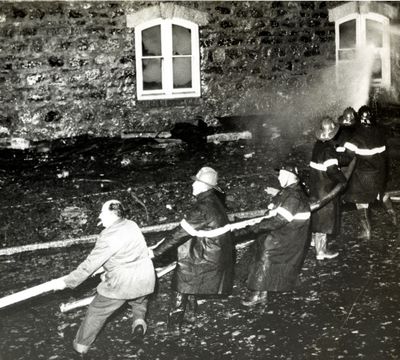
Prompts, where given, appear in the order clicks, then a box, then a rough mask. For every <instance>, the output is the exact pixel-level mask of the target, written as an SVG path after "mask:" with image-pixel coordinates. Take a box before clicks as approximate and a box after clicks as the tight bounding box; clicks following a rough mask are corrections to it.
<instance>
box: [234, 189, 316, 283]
mask: <svg viewBox="0 0 400 360" xmlns="http://www.w3.org/2000/svg"><path fill="white" fill-rule="evenodd" d="M269 208H270V209H271V210H270V215H272V216H271V217H270V218H267V219H265V220H263V221H262V222H260V223H259V224H257V225H254V226H252V227H250V228H249V229H248V231H247V234H248V235H250V234H251V233H254V234H256V235H257V234H258V236H257V238H256V242H255V246H254V252H255V254H254V262H253V263H252V264H251V265H250V272H249V276H248V279H247V287H248V288H249V289H250V290H254V291H287V290H291V289H293V288H294V287H295V285H296V284H297V278H298V275H299V273H300V270H301V266H302V264H303V261H304V257H305V250H306V246H305V244H306V242H307V239H308V236H309V224H310V207H309V199H308V197H307V195H306V193H305V191H304V190H303V188H302V187H301V186H300V185H299V184H298V183H297V184H292V185H290V186H288V187H286V188H284V189H282V190H281V191H280V192H279V193H278V194H277V195H276V196H275V197H274V198H273V201H272V204H270V206H269ZM244 230H247V229H244ZM239 233H241V234H243V231H239Z"/></svg>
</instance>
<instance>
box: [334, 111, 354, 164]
mask: <svg viewBox="0 0 400 360" xmlns="http://www.w3.org/2000/svg"><path fill="white" fill-rule="evenodd" d="M357 119H358V118H357V113H356V111H355V110H354V109H353V108H352V107H347V108H346V109H344V111H343V114H342V115H341V116H340V117H339V119H338V122H339V125H340V129H339V133H338V135H337V136H336V139H335V143H336V152H337V153H338V155H339V157H338V160H339V165H340V166H341V167H342V166H347V165H348V164H349V162H350V161H351V158H352V157H351V156H349V154H348V153H347V152H346V148H345V147H344V144H345V143H346V142H347V141H348V140H349V139H351V138H352V137H353V134H354V130H355V128H356V126H357V122H358V121H357Z"/></svg>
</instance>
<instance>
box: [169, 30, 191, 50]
mask: <svg viewBox="0 0 400 360" xmlns="http://www.w3.org/2000/svg"><path fill="white" fill-rule="evenodd" d="M191 37H192V35H191V31H190V29H187V28H184V27H182V26H178V25H172V46H173V50H172V51H173V54H174V55H191V54H192V43H191Z"/></svg>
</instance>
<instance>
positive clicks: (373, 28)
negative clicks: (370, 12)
mask: <svg viewBox="0 0 400 360" xmlns="http://www.w3.org/2000/svg"><path fill="white" fill-rule="evenodd" d="M366 29H367V44H368V45H373V46H375V47H378V48H380V47H382V36H383V29H382V23H380V22H378V21H374V20H370V19H367V21H366Z"/></svg>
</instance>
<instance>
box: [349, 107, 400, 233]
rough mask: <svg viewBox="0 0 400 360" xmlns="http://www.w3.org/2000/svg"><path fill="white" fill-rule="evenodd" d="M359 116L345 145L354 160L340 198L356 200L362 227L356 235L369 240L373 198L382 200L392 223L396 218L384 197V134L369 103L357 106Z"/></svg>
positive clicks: (385, 161)
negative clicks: (370, 209)
mask: <svg viewBox="0 0 400 360" xmlns="http://www.w3.org/2000/svg"><path fill="white" fill-rule="evenodd" d="M358 117H359V120H360V125H359V126H358V127H357V131H355V132H354V135H353V137H352V138H351V139H350V140H348V141H347V142H346V143H345V145H344V147H345V148H346V152H348V153H349V154H350V155H351V156H353V157H355V158H356V159H357V161H356V167H355V169H354V171H353V174H352V176H351V178H350V181H349V185H348V188H347V190H346V192H345V194H344V196H343V199H344V200H345V201H347V202H351V203H355V205H356V208H357V210H358V212H359V215H360V218H361V227H362V231H361V233H360V234H359V237H360V238H366V239H370V237H371V221H370V214H369V208H370V204H371V203H373V202H374V201H375V200H376V199H379V200H382V201H383V203H384V206H385V207H386V209H387V210H388V212H389V213H390V215H391V216H392V222H393V223H394V224H396V223H397V219H396V213H395V212H394V210H393V207H391V206H390V205H391V203H390V198H384V190H385V187H386V182H387V172H388V158H387V151H386V139H385V135H384V133H383V131H382V129H380V128H379V127H378V126H377V125H376V122H375V119H374V117H373V116H372V113H371V109H370V108H369V107H368V106H366V105H364V106H362V107H361V108H360V109H359V111H358Z"/></svg>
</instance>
